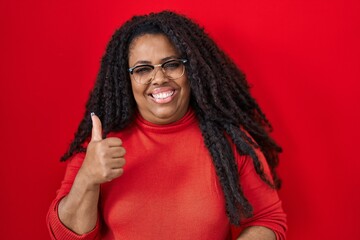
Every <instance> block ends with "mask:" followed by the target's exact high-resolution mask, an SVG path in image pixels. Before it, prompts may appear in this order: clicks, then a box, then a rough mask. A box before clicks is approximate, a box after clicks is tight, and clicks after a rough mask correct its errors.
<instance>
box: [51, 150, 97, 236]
mask: <svg viewBox="0 0 360 240" xmlns="http://www.w3.org/2000/svg"><path fill="white" fill-rule="evenodd" d="M84 157H85V154H84V153H79V154H76V155H75V156H74V157H72V158H71V159H69V160H68V165H67V168H66V172H65V177H64V180H63V181H62V183H61V187H60V189H59V190H58V191H57V194H56V198H55V199H54V201H53V202H52V204H51V205H50V208H49V211H48V214H47V217H46V223H47V227H48V230H49V233H50V236H51V239H52V240H99V239H100V224H99V219H98V221H97V224H96V226H95V228H94V229H93V230H92V231H90V232H88V233H86V234H83V235H78V234H76V233H74V232H73V231H71V230H70V229H68V228H67V227H66V226H65V225H64V224H63V223H62V222H61V221H60V219H59V216H58V205H59V202H60V200H61V199H62V198H63V197H65V196H66V195H67V194H68V193H69V192H70V189H71V187H72V184H73V182H74V179H75V177H76V174H77V173H78V171H79V169H80V167H81V164H82V162H83V160H84Z"/></svg>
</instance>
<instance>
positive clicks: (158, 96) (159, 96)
mask: <svg viewBox="0 0 360 240" xmlns="http://www.w3.org/2000/svg"><path fill="white" fill-rule="evenodd" d="M174 93H175V91H168V92H161V93H157V94H151V96H152V97H153V98H155V99H165V98H168V97H170V96H172V95H174Z"/></svg>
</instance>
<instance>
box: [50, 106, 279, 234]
mask: <svg viewBox="0 0 360 240" xmlns="http://www.w3.org/2000/svg"><path fill="white" fill-rule="evenodd" d="M110 136H114V137H119V138H120V139H121V140H122V142H123V146H124V148H125V149H126V152H127V153H126V155H125V159H126V165H125V166H124V174H123V175H122V176H121V177H119V178H117V179H115V180H113V181H111V182H109V183H105V184H102V185H101V193H100V201H99V202H100V203H99V221H98V224H97V225H96V227H95V229H94V230H92V231H91V232H89V233H88V234H84V235H81V236H80V235H77V234H75V233H73V232H71V231H70V230H69V229H67V228H66V227H65V226H64V225H63V224H62V223H61V222H60V220H59V217H58V214H57V206H58V203H59V201H60V200H61V198H62V197H64V196H65V195H66V194H68V192H69V191H70V188H71V186H72V183H73V181H74V179H75V176H76V174H77V172H78V170H79V168H80V167H81V164H82V161H83V159H84V156H85V154H77V155H75V156H74V157H73V158H72V159H71V160H69V162H68V166H67V170H66V174H65V178H64V180H63V182H62V184H61V187H60V189H59V190H58V192H57V196H56V199H55V200H54V201H53V203H52V205H51V207H50V209H49V212H48V216H47V223H48V228H49V231H50V234H51V236H52V239H58V240H72V239H91V240H93V239H103V240H108V239H109V240H110V239H124V240H128V239H129V240H137V239H139V240H140V239H141V240H143V239H157V240H161V239H166V240H168V239H181V240H186V239H189V240H190V239H191V240H194V239H196V240H198V239H199V240H200V239H201V240H202V239H203V240H218V239H219V240H225V239H236V237H237V236H238V235H239V232H240V231H241V230H242V229H244V228H245V227H248V226H265V227H268V228H270V229H272V230H273V231H274V232H275V234H276V236H277V239H285V230H286V215H285V214H284V212H283V210H282V207H281V201H280V200H279V198H278V195H277V192H276V191H275V190H273V189H271V188H270V187H269V186H268V185H266V184H265V183H264V182H263V181H262V180H261V179H260V177H259V176H258V175H257V174H256V172H255V170H254V166H253V164H252V161H251V159H250V158H249V157H248V156H240V155H239V154H238V153H237V152H236V150H235V147H234V146H233V149H234V152H235V156H236V161H237V163H238V169H239V176H240V182H241V186H242V189H243V191H244V194H245V196H246V198H247V199H248V200H249V201H250V203H251V204H252V206H253V209H254V215H253V217H251V218H249V219H246V220H245V221H243V223H242V226H241V227H240V228H233V227H231V225H230V223H229V220H228V218H227V216H226V214H225V201H224V196H223V193H222V189H221V186H220V184H219V181H218V178H217V176H216V173H215V169H214V166H213V163H212V160H211V156H210V154H209V151H208V149H207V148H206V146H205V145H204V141H203V137H202V135H201V131H200V129H199V126H198V122H197V120H196V117H195V114H194V112H193V111H191V110H190V111H189V112H188V113H187V114H186V115H185V116H184V117H183V118H182V119H181V120H180V121H178V122H176V123H173V124H169V125H161V126H159V125H154V124H152V123H149V122H147V121H146V120H144V119H143V118H141V117H140V116H138V117H137V118H136V120H135V121H134V123H133V124H131V125H130V126H129V127H128V128H127V129H126V130H123V131H121V132H118V133H113V134H111V135H109V137H110ZM258 155H259V158H260V160H261V161H262V163H263V165H264V169H265V171H266V172H269V170H268V166H267V165H266V161H265V159H264V157H263V155H262V154H261V153H260V152H258Z"/></svg>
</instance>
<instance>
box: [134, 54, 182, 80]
mask: <svg viewBox="0 0 360 240" xmlns="http://www.w3.org/2000/svg"><path fill="white" fill-rule="evenodd" d="M187 61H188V60H187V59H172V60H169V61H166V62H164V63H162V64H156V65H151V64H143V65H138V66H134V67H131V68H129V70H128V71H129V72H130V74H131V75H132V76H133V77H134V80H135V81H136V82H137V83H139V84H150V83H151V81H152V80H153V79H154V78H155V74H156V72H157V71H155V68H157V67H161V70H162V72H163V73H164V75H165V76H166V77H167V78H168V79H171V80H175V79H178V78H181V77H182V76H183V75H184V73H185V66H184V64H185V63H186V62H187Z"/></svg>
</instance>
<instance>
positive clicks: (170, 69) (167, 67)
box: [162, 60, 185, 79]
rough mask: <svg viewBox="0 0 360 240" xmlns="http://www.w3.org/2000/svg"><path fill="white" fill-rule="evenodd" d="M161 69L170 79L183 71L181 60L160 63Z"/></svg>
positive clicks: (177, 76) (178, 75)
mask: <svg viewBox="0 0 360 240" xmlns="http://www.w3.org/2000/svg"><path fill="white" fill-rule="evenodd" d="M162 68H163V71H164V72H165V74H166V76H167V77H168V78H170V79H177V78H180V77H181V76H182V75H183V74H184V71H185V67H184V64H183V62H182V61H181V60H170V61H168V62H166V63H164V64H163V65H162Z"/></svg>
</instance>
